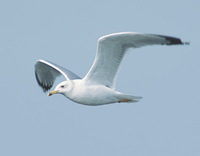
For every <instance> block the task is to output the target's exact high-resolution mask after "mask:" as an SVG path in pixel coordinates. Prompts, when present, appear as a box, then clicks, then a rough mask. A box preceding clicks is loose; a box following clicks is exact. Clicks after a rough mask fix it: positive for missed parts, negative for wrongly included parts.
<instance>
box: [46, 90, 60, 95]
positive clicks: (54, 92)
mask: <svg viewBox="0 0 200 156" xmlns="http://www.w3.org/2000/svg"><path fill="white" fill-rule="evenodd" d="M56 93H58V91H55V90H52V91H51V92H49V94H48V96H51V95H53V94H56Z"/></svg>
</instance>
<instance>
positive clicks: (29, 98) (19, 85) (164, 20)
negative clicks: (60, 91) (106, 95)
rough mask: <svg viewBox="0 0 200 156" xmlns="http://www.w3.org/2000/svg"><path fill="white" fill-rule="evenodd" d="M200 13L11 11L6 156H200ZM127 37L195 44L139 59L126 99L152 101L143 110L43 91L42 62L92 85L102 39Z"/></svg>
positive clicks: (167, 4)
mask: <svg viewBox="0 0 200 156" xmlns="http://www.w3.org/2000/svg"><path fill="white" fill-rule="evenodd" d="M199 7H200V1H199V0H185V1H182V0H168V1H161V0H151V1H145V0H123V1H116V0H110V1H108V0H101V1H95V0H84V1H64V0H57V1H52V0H50V1H49V0H34V1H33V0H18V1H14V0H10V1H1V2H0V23H1V24H0V58H1V61H0V66H1V68H0V69H1V78H0V80H1V101H0V125H1V127H0V155H1V156H13V155H15V156H36V155H37V156H44V155H48V156H55V155H56V156H66V155H70V156H80V155H81V156H122V155H123V156H134V155H136V156H161V155H162V156H199V155H200V113H199V110H200V99H199V93H200V74H199V67H200V51H199V50H200V48H199V28H200V20H199V15H200V9H199ZM122 31H133V32H143V33H154V34H162V35H170V36H175V37H180V38H181V39H182V40H183V41H190V42H191V44H190V45H189V46H152V47H144V48H141V49H136V50H133V49H131V50H130V51H129V53H128V54H127V56H126V58H125V59H124V61H123V65H122V67H121V70H120V72H119V74H118V79H117V90H119V91H122V92H125V93H128V94H132V95H136V96H143V99H142V100H141V101H140V102H139V103H136V104H124V103H122V104H112V105H105V106H97V107H89V106H84V105H80V104H76V103H73V102H71V101H69V100H68V99H66V98H65V97H64V96H61V95H55V96H52V97H47V95H46V94H44V93H43V92H42V90H41V89H40V88H39V86H38V85H37V83H36V80H35V77H34V63H35V61H36V60H38V59H46V60H49V61H52V62H54V63H56V64H59V65H61V66H63V67H66V68H67V69H69V70H71V71H73V72H75V73H77V74H78V75H80V76H81V77H83V76H84V75H85V74H86V73H87V71H88V70H89V68H90V66H91V64H92V62H93V60H94V56H95V51H96V44H97V40H98V38H99V37H101V36H103V35H106V34H110V33H114V32H122ZM61 80H62V79H59V80H58V81H56V83H58V82H60V81H61Z"/></svg>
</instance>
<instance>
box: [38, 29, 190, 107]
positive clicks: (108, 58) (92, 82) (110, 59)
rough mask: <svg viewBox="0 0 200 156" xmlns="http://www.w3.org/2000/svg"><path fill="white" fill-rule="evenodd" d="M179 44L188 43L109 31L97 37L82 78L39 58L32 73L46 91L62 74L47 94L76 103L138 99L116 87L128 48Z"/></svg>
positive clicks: (171, 38) (102, 103)
mask: <svg viewBox="0 0 200 156" xmlns="http://www.w3.org/2000/svg"><path fill="white" fill-rule="evenodd" d="M178 44H180V45H183V44H189V43H188V42H182V41H181V40H180V39H179V38H175V37H170V36H164V35H155V34H143V33H136V32H120V33H114V34H109V35H106V36H103V37H101V38H99V40H98V45H97V52H96V57H95V59H94V62H93V65H92V67H91V68H90V70H89V72H88V73H87V74H86V76H85V77H84V78H82V79H81V78H80V77H79V76H77V75H76V74H74V73H73V72H71V71H70V70H68V69H65V68H63V67H61V66H59V65H56V64H55V63H52V62H50V61H46V60H42V59H41V60H38V61H36V63H35V76H36V80H37V82H38V84H39V86H40V87H41V88H42V89H43V91H44V92H47V91H48V90H49V89H51V87H52V86H53V84H54V82H55V80H56V78H57V77H59V76H61V75H63V76H64V77H65V78H66V81H63V82H61V83H59V84H58V85H57V86H56V87H55V89H54V90H53V91H51V92H49V94H48V95H49V96H51V95H53V94H62V95H64V96H65V97H67V98H68V99H70V100H71V101H73V102H76V103H80V104H84V105H91V106H96V105H104V104H111V103H122V102H127V103H133V102H138V101H139V100H140V99H141V98H142V97H140V96H132V95H127V94H124V93H121V92H118V91H116V90H115V80H116V75H117V72H118V69H119V66H120V64H121V62H122V59H123V58H124V55H125V53H126V52H127V50H128V49H129V48H140V47H143V46H147V45H178Z"/></svg>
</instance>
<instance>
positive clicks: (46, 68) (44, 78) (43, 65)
mask: <svg viewBox="0 0 200 156" xmlns="http://www.w3.org/2000/svg"><path fill="white" fill-rule="evenodd" d="M61 75H63V76H64V77H65V78H66V79H67V80H73V79H80V77H79V76H77V75H76V74H74V73H73V72H71V71H69V70H67V69H65V68H63V67H61V66H59V65H56V64H55V63H52V62H49V61H45V60H38V61H37V62H36V63H35V77H36V80H37V82H38V84H39V86H40V87H41V88H42V89H43V91H44V92H46V91H48V90H49V89H50V88H51V87H52V86H53V84H54V82H55V80H56V78H57V77H58V76H61Z"/></svg>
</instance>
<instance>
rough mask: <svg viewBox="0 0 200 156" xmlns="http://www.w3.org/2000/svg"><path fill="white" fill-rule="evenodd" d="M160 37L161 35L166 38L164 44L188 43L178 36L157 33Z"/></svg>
mask: <svg viewBox="0 0 200 156" xmlns="http://www.w3.org/2000/svg"><path fill="white" fill-rule="evenodd" d="M157 36H160V37H163V38H165V39H166V40H167V43H166V45H176V44H186V45H189V44H190V42H182V41H181V39H180V38H176V37H171V36H163V35H157Z"/></svg>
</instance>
